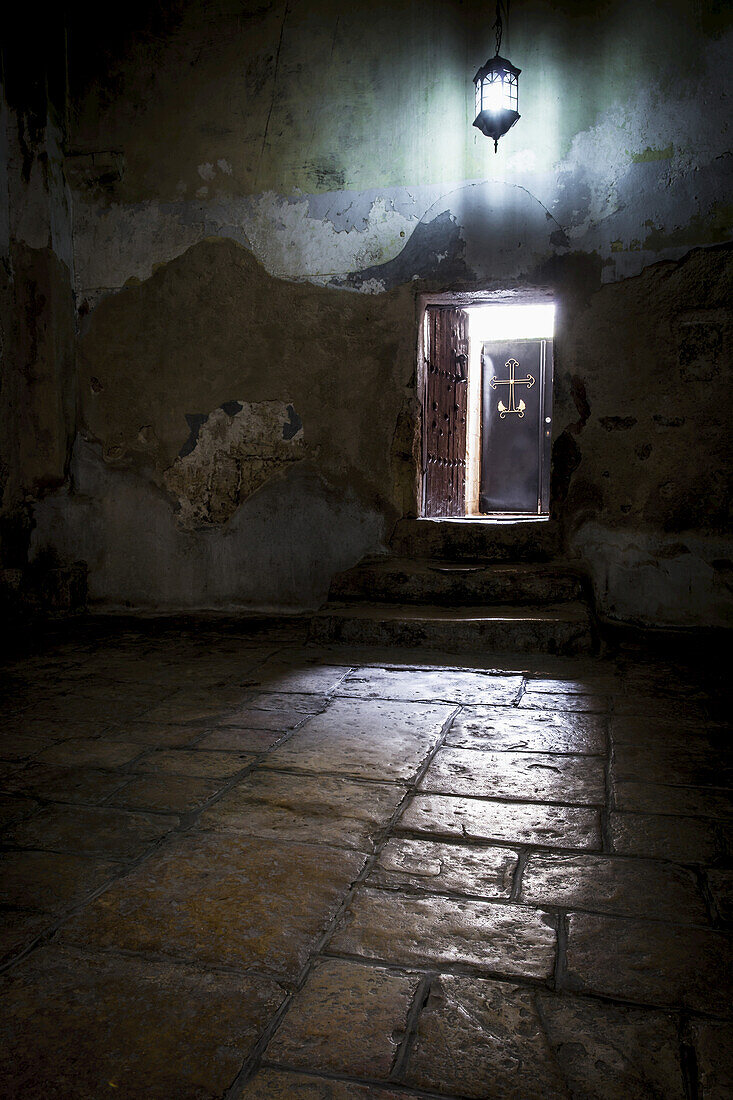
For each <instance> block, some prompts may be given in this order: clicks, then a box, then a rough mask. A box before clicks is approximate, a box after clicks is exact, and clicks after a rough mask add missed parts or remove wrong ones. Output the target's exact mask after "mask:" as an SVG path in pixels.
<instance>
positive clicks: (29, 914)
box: [0, 909, 56, 1045]
mask: <svg viewBox="0 0 733 1100" xmlns="http://www.w3.org/2000/svg"><path fill="white" fill-rule="evenodd" d="M55 920H56V918H55V917H54V916H52V914H50V913H39V912H37V911H36V910H27V909H0V966H6V965H8V964H9V963H10V962H12V960H13V959H14V958H16V957H17V956H18V955H19V954H20V953H21V952H22V951H24V950H25V949H26V948H27V947H28V946H29V944H31V943H32V942H33V940H34V939H35V938H36V937H37V936H40V935H41V933H43V932H45V931H46V930H47V929H49V928H51V927H52V926H53V924H54V922H55ZM0 1045H1V1044H0Z"/></svg>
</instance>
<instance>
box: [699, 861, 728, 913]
mask: <svg viewBox="0 0 733 1100" xmlns="http://www.w3.org/2000/svg"><path fill="white" fill-rule="evenodd" d="M705 877H706V879H707V884H708V890H709V891H710V895H711V897H712V899H713V904H714V906H715V910H716V913H717V916H718V919H719V920H720V921H722V922H723V923H724V924H733V870H732V869H731V868H730V867H728V868H723V867H721V868H712V869H710V870H708V871H706V873H705Z"/></svg>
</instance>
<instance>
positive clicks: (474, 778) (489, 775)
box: [420, 746, 606, 806]
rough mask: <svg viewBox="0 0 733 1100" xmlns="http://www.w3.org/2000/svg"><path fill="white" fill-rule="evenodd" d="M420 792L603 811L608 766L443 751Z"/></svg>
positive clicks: (585, 760) (587, 760)
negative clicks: (605, 768)
mask: <svg viewBox="0 0 733 1100" xmlns="http://www.w3.org/2000/svg"><path fill="white" fill-rule="evenodd" d="M420 790H423V791H440V792H442V793H445V794H456V795H473V796H475V797H484V798H517V799H523V800H524V799H526V800H528V801H534V802H560V803H565V804H567V803H578V804H579V805H584V806H593V805H600V804H602V803H603V802H605V798H606V780H605V771H604V766H603V761H602V760H599V759H594V758H592V757H587V756H580V755H573V756H570V755H567V756H558V755H555V754H551V753H529V752H489V751H484V752H477V751H476V750H475V749H459V748H454V747H452V746H451V747H446V748H443V749H440V750H439V751H438V752H437V753H436V755H435V758H434V760H433V761H432V763H431V764H430V767H429V768H428V770H427V772H426V773H425V775H424V777H423V779H422V781H421V782H420Z"/></svg>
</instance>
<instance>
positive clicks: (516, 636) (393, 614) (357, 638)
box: [308, 602, 595, 656]
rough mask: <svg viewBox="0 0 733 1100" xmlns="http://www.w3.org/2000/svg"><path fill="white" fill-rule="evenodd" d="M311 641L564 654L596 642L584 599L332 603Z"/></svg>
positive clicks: (316, 621)
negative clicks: (534, 603) (514, 603)
mask: <svg viewBox="0 0 733 1100" xmlns="http://www.w3.org/2000/svg"><path fill="white" fill-rule="evenodd" d="M308 640H309V641H310V642H313V643H319V644H322V643H328V642H340V643H349V644H357V645H383V646H392V645H399V646H423V647H426V648H428V649H451V650H455V651H456V652H466V651H469V650H470V651H471V652H473V653H479V652H486V653H553V654H561V655H564V656H570V655H575V654H582V653H591V652H592V651H593V649H594V641H595V639H594V633H593V624H592V619H591V615H590V611H589V609H588V607H587V606H586V605H585V604H583V603H580V602H569V603H563V604H559V605H556V606H543V607H506V606H498V607H485V606H481V607H440V606H436V605H433V606H425V605H423V606H415V605H414V604H394V603H340V604H339V603H329V604H326V606H325V607H324V608H322V609H321V610H320V611H319V612H317V613H316V614H315V615H314V616H313V618H312V620H311V625H310V630H309V635H308Z"/></svg>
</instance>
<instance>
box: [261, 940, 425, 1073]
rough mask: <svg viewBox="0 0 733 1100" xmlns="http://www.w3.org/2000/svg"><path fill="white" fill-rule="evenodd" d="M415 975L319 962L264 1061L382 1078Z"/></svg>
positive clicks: (402, 1027)
mask: <svg viewBox="0 0 733 1100" xmlns="http://www.w3.org/2000/svg"><path fill="white" fill-rule="evenodd" d="M419 982H420V975H419V974H408V973H404V972H398V971H394V970H387V969H385V968H384V967H374V966H364V965H360V964H359V963H355V962H351V961H349V960H342V959H323V960H321V961H319V962H318V963H317V964H316V966H315V967H314V969H313V970H312V971H311V973H310V974H309V976H308V978H307V980H306V983H305V985H304V986H303V988H302V989H300V990H299V991H298V992H297V993H296V995H295V997H294V999H293V1002H292V1003H291V1005H290V1007H289V1008H288V1010H287V1013H286V1015H285V1018H284V1019H283V1021H282V1023H281V1024H280V1027H279V1028H278V1030H277V1032H276V1034H275V1037H274V1039H273V1040H272V1041H271V1042H270V1044H269V1046H268V1048H267V1053H266V1058H267V1060H268V1061H273V1062H277V1063H279V1064H281V1065H286V1066H293V1067H296V1068H303V1069H310V1070H314V1071H316V1072H318V1071H321V1072H323V1071H326V1072H329V1073H336V1074H346V1075H348V1076H353V1077H376V1078H386V1077H387V1076H388V1075H389V1073H390V1070H391V1069H392V1066H393V1063H394V1060H395V1057H396V1055H397V1051H398V1050H399V1047H400V1044H401V1042H402V1040H403V1039H404V1037H405V1033H406V1029H407V1014H408V1012H409V1010H410V1006H411V1004H412V1000H413V997H414V995H415V991H416V990H417V987H418V985H419Z"/></svg>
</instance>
